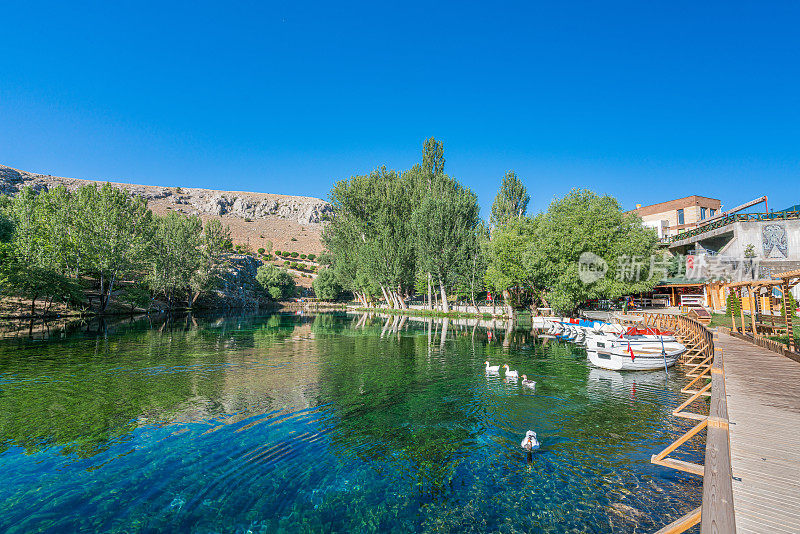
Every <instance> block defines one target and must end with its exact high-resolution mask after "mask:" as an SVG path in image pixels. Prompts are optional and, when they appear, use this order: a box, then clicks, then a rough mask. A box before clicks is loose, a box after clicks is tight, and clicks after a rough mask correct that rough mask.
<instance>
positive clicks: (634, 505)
mask: <svg viewBox="0 0 800 534" xmlns="http://www.w3.org/2000/svg"><path fill="white" fill-rule="evenodd" d="M392 328H393V327H392V326H391V323H390V324H389V326H388V327H387V323H386V321H385V319H377V318H376V319H367V320H364V321H353V320H352V319H351V318H348V317H345V316H341V315H338V316H334V315H319V316H305V317H297V316H287V315H272V316H267V317H258V316H253V317H249V318H227V319H226V318H213V319H209V320H203V319H198V320H197V324H196V325H192V326H187V327H184V326H181V327H176V326H174V325H173V326H169V325H167V326H166V327H163V328H162V326H161V325H158V326H157V327H156V328H152V329H151V328H150V326H149V325H146V324H139V323H133V324H132V325H129V326H126V327H119V328H117V329H116V330H115V331H114V332H113V333H112V334H111V335H108V336H102V337H92V336H91V335H86V334H76V335H72V336H67V337H66V338H64V339H63V340H53V341H48V342H40V343H19V342H16V341H15V342H13V343H5V344H2V343H0V414H2V415H0V444H3V445H1V446H0V447H2V448H0V465H2V467H3V468H4V472H5V473H6V476H5V479H4V484H3V485H2V486H0V511H2V514H0V530H6V531H12V532H13V531H16V532H27V531H41V530H51V531H78V530H86V531H95V530H101V531H112V532H114V531H117V532H141V531H162V530H163V531H180V532H231V531H234V532H280V531H284V532H316V531H325V532H330V531H335V532H353V531H359V532H363V531H395V532H411V531H415V532H417V531H423V532H427V531H436V532H462V531H476V532H495V531H508V532H511V531H514V530H516V531H536V532H565V531H570V530H574V531H576V532H586V531H591V532H634V531H642V530H657V528H659V527H660V526H663V525H665V524H666V523H668V522H669V521H670V520H672V519H675V518H677V517H678V516H679V515H680V514H681V513H684V512H686V511H688V509H690V508H691V507H692V505H696V503H697V502H698V501H699V498H700V482H698V481H697V480H695V479H693V478H692V477H689V476H687V475H683V474H680V473H676V472H674V471H670V470H666V469H663V468H660V467H657V466H654V465H652V464H650V463H649V456H650V454H652V453H654V452H656V451H657V450H659V449H660V448H663V447H664V446H666V445H667V444H668V443H669V442H670V441H671V440H672V439H674V437H676V436H677V435H678V434H679V433H680V432H681V431H682V430H684V424H683V423H682V422H680V421H676V420H675V419H674V418H672V417H670V411H671V409H672V408H673V407H674V406H675V405H676V404H677V398H678V396H677V392H678V391H679V389H680V385H681V384H682V379H681V372H680V370H678V369H676V370H675V371H671V372H670V374H669V376H667V377H665V375H664V373H636V374H621V373H614V372H609V371H602V370H599V369H590V368H589V367H588V366H587V364H586V360H585V353H584V352H582V351H580V350H573V348H572V347H570V346H569V345H565V344H563V343H555V342H549V343H548V344H547V345H543V344H542V343H541V340H537V339H536V338H535V337H532V336H531V335H530V333H529V332H525V331H519V332H516V333H512V334H511V335H510V336H507V335H506V334H503V333H502V332H499V333H496V334H495V336H494V337H493V340H492V341H489V340H488V336H487V335H486V331H484V330H481V329H477V330H476V331H475V335H474V337H473V334H472V327H469V329H462V328H460V327H459V326H458V325H457V324H456V323H455V322H451V323H450V324H449V325H448V329H447V331H448V337H447V339H446V340H445V342H444V345H443V346H442V344H441V340H440V339H439V337H438V336H439V335H440V334H441V331H442V328H441V327H439V329H438V330H437V332H438V334H437V333H433V332H432V334H431V344H430V345H429V343H428V331H427V328H428V326H427V323H426V322H415V321H413V320H409V321H407V322H405V323H404V326H403V330H401V331H400V332H399V333H398V332H390V330H391V329H392ZM387 332H389V333H388V334H387ZM382 334H383V335H382ZM504 342H505V343H504ZM487 359H488V360H490V361H491V362H492V363H493V364H496V363H504V362H508V363H509V365H510V366H511V367H512V368H513V369H517V370H518V371H519V373H520V375H522V374H527V375H528V377H529V378H531V379H533V380H536V382H537V386H536V390H535V391H531V390H529V389H528V388H524V387H522V386H521V385H520V384H519V383H517V382H512V383H509V381H507V380H505V379H504V377H503V376H502V375H498V376H491V375H489V376H487V375H486V373H485V372H484V366H483V362H484V361H485V360H487ZM528 429H531V430H535V431H536V432H537V435H538V438H539V440H540V442H541V444H542V445H541V449H540V450H539V451H537V452H535V453H534V454H532V455H531V460H530V462H529V461H528V458H527V455H525V454H524V453H523V452H522V451H521V450H520V448H519V441H520V439H521V436H522V435H524V433H525V431H526V430H528ZM681 454H684V455H685V456H686V458H689V459H691V458H694V461H698V460H700V456H701V451H700V447H699V445H690V446H689V448H688V450H687V451H686V452H684V453H681Z"/></svg>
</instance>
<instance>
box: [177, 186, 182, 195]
mask: <svg viewBox="0 0 800 534" xmlns="http://www.w3.org/2000/svg"><path fill="white" fill-rule="evenodd" d="M175 192H176V193H178V194H179V195H180V194H181V193H183V189H181V188H180V187H176V188H175Z"/></svg>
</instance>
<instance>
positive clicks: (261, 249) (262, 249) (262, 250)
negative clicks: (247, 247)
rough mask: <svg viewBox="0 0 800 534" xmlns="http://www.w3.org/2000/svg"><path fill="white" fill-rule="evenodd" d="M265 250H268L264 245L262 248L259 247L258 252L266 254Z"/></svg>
mask: <svg viewBox="0 0 800 534" xmlns="http://www.w3.org/2000/svg"><path fill="white" fill-rule="evenodd" d="M264 252H266V250H264V248H263V247H262V248H260V249H258V253H259V254H264Z"/></svg>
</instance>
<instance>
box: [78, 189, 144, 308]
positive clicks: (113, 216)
mask: <svg viewBox="0 0 800 534" xmlns="http://www.w3.org/2000/svg"><path fill="white" fill-rule="evenodd" d="M74 196H75V199H74V201H75V209H76V210H77V216H76V219H75V232H76V236H77V241H78V250H79V256H80V270H81V272H86V273H88V274H91V275H93V276H96V277H97V279H98V283H99V293H100V312H101V313H103V312H105V311H106V309H107V308H108V306H109V304H111V300H112V295H113V291H114V287H115V284H116V283H117V282H118V281H119V280H120V278H122V277H125V276H128V275H133V274H136V273H141V272H143V271H145V270H146V266H147V262H148V259H149V256H150V251H149V245H150V242H151V236H152V232H153V216H152V213H151V212H150V210H148V209H147V203H146V202H145V200H144V199H143V198H142V197H139V196H132V195H130V194H129V193H128V192H127V191H124V190H122V189H117V188H115V187H113V186H112V185H111V184H109V183H105V184H103V186H102V187H97V186H95V185H89V186H83V187H80V188H78V190H77V191H76V192H75V194H74Z"/></svg>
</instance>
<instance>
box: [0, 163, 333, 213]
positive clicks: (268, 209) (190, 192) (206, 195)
mask: <svg viewBox="0 0 800 534" xmlns="http://www.w3.org/2000/svg"><path fill="white" fill-rule="evenodd" d="M90 183H95V182H94V181H92V180H81V179H77V178H62V177H58V176H50V175H44V174H34V173H30V172H26V171H20V170H18V169H12V168H11V167H6V166H5V165H0V194H7V195H13V194H15V193H17V191H19V190H20V189H22V188H23V187H27V186H30V187H33V188H34V189H43V188H44V189H47V188H51V187H56V186H59V185H63V186H65V187H66V188H67V189H76V188H77V187H79V186H81V185H85V184H90ZM112 185H113V186H114V187H119V188H121V189H127V190H128V191H130V192H131V193H133V194H136V195H139V196H141V197H144V198H145V199H146V200H147V201H148V204H150V203H153V202H157V203H159V204H166V205H172V206H173V208H174V209H177V210H180V211H183V212H186V213H193V214H206V215H216V216H222V215H231V216H235V217H241V218H251V219H269V218H279V219H285V220H290V221H296V222H298V223H300V224H304V225H311V224H320V223H322V221H323V219H324V217H325V215H326V214H329V213H330V212H331V208H330V205H329V204H328V203H327V202H325V201H323V200H321V199H318V198H313V197H299V196H288V195H272V194H268V193H246V192H241V191H215V190H212V189H197V188H176V187H158V186H149V185H132V184H122V183H113V182H112Z"/></svg>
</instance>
